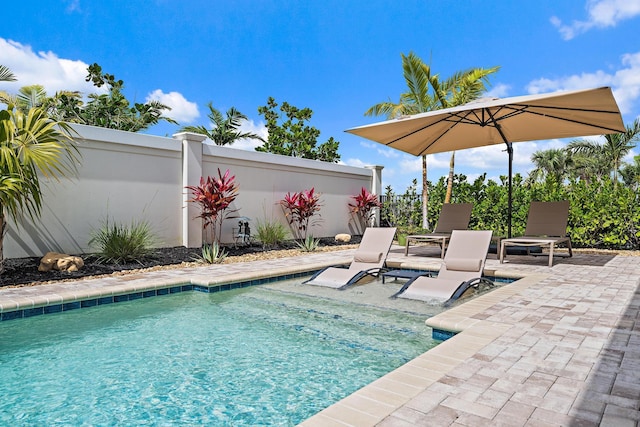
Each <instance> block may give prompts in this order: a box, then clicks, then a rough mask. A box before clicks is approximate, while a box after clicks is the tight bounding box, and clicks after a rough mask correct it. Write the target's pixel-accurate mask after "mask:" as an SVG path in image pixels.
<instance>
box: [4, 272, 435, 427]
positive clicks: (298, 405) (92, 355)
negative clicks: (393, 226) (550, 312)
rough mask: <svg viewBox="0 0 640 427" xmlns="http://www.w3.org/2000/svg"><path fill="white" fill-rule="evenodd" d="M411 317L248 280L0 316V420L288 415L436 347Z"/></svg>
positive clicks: (281, 419) (267, 421)
mask: <svg viewBox="0 0 640 427" xmlns="http://www.w3.org/2000/svg"><path fill="white" fill-rule="evenodd" d="M298 282H299V280H298ZM424 320H425V316H424V315H416V314H411V313H405V312H400V311H398V310H391V309H384V308H379V307H373V306H368V305H354V304H353V303H348V302H340V301H335V300H327V299H324V298H319V297H313V296H306V295H301V294H292V293H287V292H281V291H278V290H274V289H269V288H266V287H262V286H256V287H251V288H245V289H237V290H233V291H225V292H219V293H215V294H205V293H200V292H183V293H179V294H174V295H167V296H161V297H154V298H147V299H142V300H136V301H130V302H123V303H119V304H112V305H108V306H101V307H94V308H87V309H82V310H73V311H70V312H68V313H61V314H51V315H46V316H36V317H31V318H27V319H20V320H15V321H10V322H0V395H2V396H3V399H2V400H1V401H0V424H3V425H16V424H20V425H56V424H58V425H81V424H90V425H122V424H127V425H169V424H182V425H184V424H191V425H193V424H196V425H203V424H209V425H291V424H296V423H299V422H301V421H303V420H304V419H306V418H308V417H309V416H311V415H313V414H315V413H316V412H318V411H320V410H321V409H323V408H325V407H327V406H329V405H331V404H332V403H334V402H336V401H338V400H340V399H341V398H343V397H345V396H347V395H349V394H351V393H352V392H354V391H355V390H357V389H359V388H361V387H362V386H364V385H366V384H368V383H370V382H372V381H373V380H375V379H376V378H379V377H380V376H382V375H384V374H385V373H387V372H389V371H391V370H393V369H395V368H396V367H398V366H400V365H402V364H404V363H405V362H407V361H409V360H411V359H412V358H414V357H416V356H417V355H419V354H421V353H423V352H424V351H426V350H428V349H429V348H432V347H433V346H435V345H436V344H437V342H436V341H433V340H432V339H431V330H430V329H428V328H427V327H426V326H425V325H424Z"/></svg>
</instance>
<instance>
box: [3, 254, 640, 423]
mask: <svg viewBox="0 0 640 427" xmlns="http://www.w3.org/2000/svg"><path fill="white" fill-rule="evenodd" d="M394 251H395V254H394ZM401 252H403V248H401V247H392V251H391V254H390V257H389V258H388V266H389V267H391V268H398V267H400V268H416V267H417V268H419V269H427V270H430V269H434V268H436V269H437V268H438V267H439V265H440V260H439V259H438V258H436V257H435V256H433V255H432V254H426V256H425V253H420V254H417V256H416V255H414V256H412V255H411V254H410V256H409V257H406V256H402V255H400V253H401ZM352 257H353V250H342V251H336V252H323V253H319V254H304V255H301V256H298V257H291V258H287V259H280V260H269V261H266V260H263V261H250V262H246V263H237V264H224V265H215V266H211V267H196V268H194V267H185V268H182V269H178V270H175V271H174V270H171V271H152V272H144V273H139V274H138V273H134V274H130V275H126V276H117V277H110V276H109V277H102V278H99V279H98V278H96V279H91V280H89V279H88V280H80V281H74V282H73V283H72V285H71V286H69V284H65V283H60V284H58V283H53V284H46V285H43V286H33V287H20V288H15V289H11V288H9V289H7V288H0V309H1V308H2V306H3V305H4V306H7V304H8V303H9V302H10V303H11V304H14V303H15V300H20V301H22V300H24V302H25V304H33V302H32V301H34V299H35V298H36V296H37V295H40V294H42V293H47V294H61V293H64V292H63V291H64V290H66V291H69V292H70V293H74V295H76V294H77V295H81V294H84V293H86V292H87V288H97V289H100V288H112V289H117V288H118V287H119V286H125V285H126V286H127V287H128V288H130V289H131V288H133V289H136V288H137V287H138V286H143V284H144V285H147V286H150V285H151V284H153V285H154V286H169V285H171V284H177V283H185V281H189V282H190V283H195V284H209V283H221V282H224V281H227V280H229V279H230V278H232V279H233V280H239V279H241V278H260V277H262V278H264V277H266V276H269V275H271V276H275V275H278V274H280V272H284V274H286V273H289V272H292V271H303V270H304V271H309V270H313V269H320V268H323V267H325V266H328V265H336V264H347V263H348V262H349V261H350V260H351V259H352ZM637 260H638V258H637V257H634V256H621V255H616V254H613V255H610V254H595V255H594V254H579V253H578V254H575V253H574V257H573V258H569V259H564V260H559V261H558V262H557V263H554V266H553V267H551V268H550V267H548V266H547V265H546V260H541V261H538V260H533V259H532V258H531V257H525V256H523V257H518V256H514V257H512V258H510V259H509V261H508V262H507V263H505V264H499V263H498V260H496V259H491V258H488V259H487V266H486V267H485V271H486V272H487V274H489V275H494V276H496V277H522V278H524V279H525V280H521V281H517V282H513V283H511V284H509V285H508V286H503V287H500V288H498V289H495V290H493V291H492V292H491V293H489V294H486V295H483V296H481V297H478V298H476V299H474V300H471V301H468V302H466V303H465V304H461V305H459V306H456V307H453V308H452V309H450V310H449V311H447V312H445V313H443V314H442V315H438V316H434V317H432V318H430V319H429V323H430V324H433V325H434V326H436V327H438V328H443V329H451V330H453V331H458V330H459V332H457V334H456V335H454V336H453V337H451V338H450V339H449V340H447V341H444V342H442V343H441V344H440V345H438V346H437V347H435V348H434V349H432V350H430V351H427V352H426V353H424V354H422V355H420V356H418V357H417V358H415V359H413V360H411V361H409V362H408V363H407V364H405V365H403V366H401V367H399V368H398V369H396V370H394V371H393V372H391V373H389V374H387V375H385V376H383V377H381V378H379V379H378V380H376V381H374V382H373V383H371V384H369V385H367V386H365V387H363V388H361V389H360V390H358V391H356V392H355V393H353V394H352V395H350V396H347V397H345V398H344V399H343V400H341V401H339V402H337V403H335V404H334V405H331V406H329V407H328V408H326V409H325V410H323V411H321V412H319V413H318V414H316V415H314V416H312V417H310V418H309V419H307V420H305V421H303V422H302V423H301V425H303V426H317V425H322V426H326V425H336V426H345V425H355V426H372V425H379V426H381V427H383V426H384V427H391V426H393V427H395V426H408V425H429V422H428V421H426V420H429V419H431V420H433V419H434V418H433V417H436V418H437V419H438V420H439V422H440V423H441V424H442V425H493V424H494V423H495V422H497V423H500V422H502V423H503V424H505V425H514V426H515V425H523V426H524V425H548V424H554V425H557V424H563V425H569V424H571V423H573V422H583V421H585V420H586V421H587V423H588V422H591V424H593V425H598V424H599V423H603V424H607V423H609V425H619V424H620V423H622V425H634V423H637V422H640V412H638V411H637V407H638V406H637V405H639V404H640V382H637V381H635V380H634V379H636V378H640V377H638V374H637V370H634V369H635V368H634V367H635V366H637V355H638V354H640V341H639V339H640V338H639V337H640V335H638V330H637V329H634V328H637V326H638V325H640V324H638V323H637V322H636V326H635V327H634V324H633V323H629V322H630V320H629V319H640V317H638V316H640V300H639V298H640V263H638V262H637ZM543 264H544V265H543ZM492 269H494V270H492ZM177 277H180V278H179V279H178V278H177ZM185 279H188V280H185ZM65 285H66V286H65ZM70 289H72V290H73V292H71V291H70ZM363 289H364V287H363ZM491 298H496V299H495V301H493V302H492V301H491ZM489 307H490V308H489ZM487 308H488V309H487ZM485 309H486V311H485V312H483V310H485ZM629 337H631V338H629ZM625 339H626V340H627V341H625ZM625 342H626V344H625ZM549 351H551V353H549ZM614 354H615V355H619V356H616V357H612V355H614ZM566 355H569V356H570V357H569V358H568V359H567V358H565V357H566ZM618 357H621V358H622V357H623V358H624V363H622V362H621V361H620V359H618ZM611 373H616V375H614V377H615V378H617V379H615V378H614V379H610V378H612V377H611ZM548 378H556V379H557V381H556V383H554V384H553V385H551V386H550V384H551V383H549V382H548ZM610 381H611V382H610ZM613 381H615V384H614V383H613ZM549 387H550V388H549ZM603 387H604V388H603ZM541 391H542V392H544V393H546V394H545V395H544V397H543V396H542V395H539V394H538V393H540V392H541ZM547 395H548V396H547ZM412 396H413V397H412ZM487 399H488V400H487ZM492 399H494V400H492ZM634 405H635V406H634ZM630 408H635V409H630ZM425 417H426V418H425ZM616 423H617V424H616Z"/></svg>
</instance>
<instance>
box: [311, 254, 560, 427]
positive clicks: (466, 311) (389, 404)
mask: <svg viewBox="0 0 640 427" xmlns="http://www.w3.org/2000/svg"><path fill="white" fill-rule="evenodd" d="M390 264H391V263H390ZM417 265H418V264H415V263H411V262H406V263H404V262H403V263H397V264H396V265H395V266H396V267H398V268H407V269H409V268H412V269H413V268H417V267H416V266H417ZM420 265H422V266H423V268H424V264H420ZM486 272H487V273H490V274H491V275H494V276H496V277H505V278H515V279H517V280H515V281H514V282H511V283H509V284H507V285H505V286H500V287H499V288H496V289H494V290H492V291H491V292H488V293H486V294H484V295H481V296H479V297H476V298H474V299H472V300H470V301H467V302H465V303H463V304H460V305H458V306H455V307H452V308H450V309H448V310H447V311H445V312H443V313H440V314H437V315H435V316H433V317H430V318H428V319H426V321H425V324H426V325H427V326H429V327H431V328H432V329H433V330H434V331H436V330H440V331H445V332H451V333H452V335H451V336H450V337H447V339H446V340H444V341H442V342H441V343H440V344H438V345H437V346H435V347H434V348H432V349H430V350H428V351H426V352H425V353H423V354H421V355H420V356H418V357H416V358H415V359H412V360H410V361H409V362H407V363H405V364H404V365H402V366H400V367H398V368H397V369H395V370H393V371H391V372H389V373H388V374H386V375H384V376H382V377H380V378H378V379H377V380H375V381H374V382H372V383H370V384H368V385H366V386H364V387H362V388H361V389H359V390H357V391H355V392H354V393H352V394H350V395H349V396H347V397H345V398H344V399H342V400H340V401H338V402H336V403H334V404H333V405H331V406H329V407H327V408H325V409H324V410H322V411H320V412H319V413H317V414H315V415H314V416H312V417H310V418H308V419H307V420H305V421H303V422H302V423H300V424H299V426H301V427H324V426H327V425H355V426H374V425H376V424H378V423H380V422H382V421H383V420H384V419H385V418H387V417H388V416H389V415H391V414H392V413H393V412H395V411H396V410H398V409H400V408H402V407H403V406H404V405H406V404H407V403H408V402H409V401H411V400H412V399H414V398H415V397H416V396H417V395H418V394H419V393H421V392H422V391H423V390H424V389H425V388H426V387H428V386H429V385H431V384H433V383H435V382H437V381H438V380H440V379H441V378H442V377H444V376H445V375H447V374H448V373H450V372H451V371H453V370H455V369H456V368H458V367H459V366H460V365H461V364H462V363H463V362H464V361H465V360H467V359H468V358H469V357H472V356H473V355H474V354H476V353H477V352H478V351H479V350H480V349H482V348H483V347H485V346H486V345H487V344H489V343H491V342H492V341H494V340H495V339H496V338H498V337H500V336H501V335H502V334H503V333H505V332H506V331H507V330H509V329H510V328H512V327H513V325H509V324H506V323H501V322H492V321H487V320H483V319H481V318H476V317H475V316H477V315H478V314H480V313H482V312H483V311H485V310H486V309H487V308H489V307H491V306H493V305H495V304H496V303H498V302H500V301H502V300H504V299H506V298H509V297H511V296H513V295H515V294H517V293H519V292H521V291H522V290H524V289H526V288H528V287H531V286H535V285H536V284H538V283H539V282H541V281H543V280H545V279H546V278H547V277H548V276H549V275H548V274H514V273H513V272H511V273H509V272H503V271H499V270H488V271H486Z"/></svg>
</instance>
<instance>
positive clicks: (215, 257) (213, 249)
mask: <svg viewBox="0 0 640 427" xmlns="http://www.w3.org/2000/svg"><path fill="white" fill-rule="evenodd" d="M227 255H228V253H227V251H226V250H225V249H224V248H222V247H221V246H220V244H218V242H213V243H212V244H210V245H209V244H206V243H205V244H204V245H202V256H200V257H196V258H195V260H196V261H198V262H202V263H206V264H221V263H222V262H223V261H224V260H225V258H226V257H227Z"/></svg>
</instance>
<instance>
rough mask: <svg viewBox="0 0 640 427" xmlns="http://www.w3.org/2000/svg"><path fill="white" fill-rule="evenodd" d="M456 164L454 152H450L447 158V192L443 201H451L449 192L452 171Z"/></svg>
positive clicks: (451, 186)
mask: <svg viewBox="0 0 640 427" xmlns="http://www.w3.org/2000/svg"><path fill="white" fill-rule="evenodd" d="M455 165H456V152H455V151H454V152H452V153H451V160H449V178H448V179H447V194H446V195H445V196H444V202H445V203H451V193H452V192H453V171H454V169H455Z"/></svg>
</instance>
